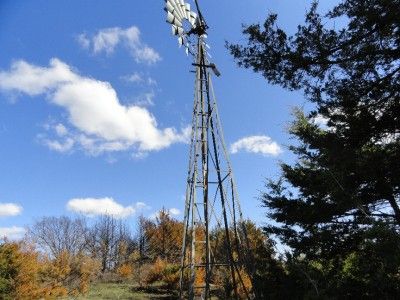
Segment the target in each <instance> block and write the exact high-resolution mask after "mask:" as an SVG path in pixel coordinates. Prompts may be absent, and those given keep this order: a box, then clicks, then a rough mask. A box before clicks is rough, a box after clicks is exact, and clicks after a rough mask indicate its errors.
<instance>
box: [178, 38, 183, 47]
mask: <svg viewBox="0 0 400 300" xmlns="http://www.w3.org/2000/svg"><path fill="white" fill-rule="evenodd" d="M178 44H179V48H180V47H181V46H182V45H183V37H181V36H180V37H178Z"/></svg>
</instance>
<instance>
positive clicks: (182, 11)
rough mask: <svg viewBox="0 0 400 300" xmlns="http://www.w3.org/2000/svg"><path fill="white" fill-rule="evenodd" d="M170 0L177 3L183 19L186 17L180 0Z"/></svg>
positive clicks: (176, 5) (176, 6)
mask: <svg viewBox="0 0 400 300" xmlns="http://www.w3.org/2000/svg"><path fill="white" fill-rule="evenodd" d="M169 1H171V2H172V3H173V4H174V5H175V8H176V9H177V10H178V11H179V14H180V15H181V16H182V19H183V18H184V17H185V12H184V10H183V9H182V5H181V3H180V1H179V0H169Z"/></svg>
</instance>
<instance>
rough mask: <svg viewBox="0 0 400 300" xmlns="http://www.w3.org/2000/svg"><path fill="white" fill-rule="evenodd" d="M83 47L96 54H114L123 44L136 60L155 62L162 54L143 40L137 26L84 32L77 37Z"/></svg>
mask: <svg viewBox="0 0 400 300" xmlns="http://www.w3.org/2000/svg"><path fill="white" fill-rule="evenodd" d="M77 41H78V43H79V44H80V45H81V47H82V48H84V49H88V50H90V51H92V52H93V53H94V54H99V53H103V52H104V53H106V54H108V55H110V54H112V53H113V52H114V51H115V49H116V48H117V47H118V46H119V45H122V46H123V47H125V48H127V49H128V50H129V52H130V54H131V55H132V57H133V58H134V59H135V61H136V62H139V63H141V62H144V63H148V64H154V63H156V62H158V61H160V60H161V56H160V54H159V53H158V52H157V51H156V50H154V49H153V48H151V47H149V46H148V45H146V44H145V43H143V42H142V41H141V38H140V30H139V28H138V27H136V26H132V27H129V28H120V27H111V28H104V29H101V30H99V31H98V32H97V33H96V34H95V35H92V36H88V35H87V34H86V33H82V34H80V35H78V37H77Z"/></svg>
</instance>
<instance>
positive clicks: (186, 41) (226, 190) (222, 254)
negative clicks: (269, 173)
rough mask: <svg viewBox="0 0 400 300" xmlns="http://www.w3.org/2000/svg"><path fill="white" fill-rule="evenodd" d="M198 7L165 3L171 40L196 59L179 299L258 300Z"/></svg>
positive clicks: (177, 1) (181, 1)
mask: <svg viewBox="0 0 400 300" xmlns="http://www.w3.org/2000/svg"><path fill="white" fill-rule="evenodd" d="M195 7H196V12H194V11H192V10H191V5H190V4H188V3H185V1H184V0H165V11H166V12H167V22H168V23H169V24H171V28H172V34H173V35H175V36H177V38H178V42H179V45H180V46H184V47H185V49H186V52H187V53H190V54H192V55H193V57H194V63H193V64H192V65H193V66H194V67H195V69H196V71H195V74H196V80H195V88H194V103H193V114H192V135H191V143H190V147H189V149H190V150H189V166H188V173H187V182H186V198H185V209H184V211H185V213H184V221H183V224H184V230H183V231H184V232H183V239H182V252H181V266H180V285H179V287H180V290H179V295H180V298H181V299H191V300H192V299H205V300H208V299H211V298H214V297H219V298H223V299H226V298H228V299H254V296H253V295H252V292H251V291H252V284H249V283H248V282H249V280H250V282H253V280H252V278H253V273H254V272H253V271H252V270H254V264H253V259H252V254H251V251H250V250H249V249H250V247H249V239H248V234H247V229H246V222H245V221H244V219H243V214H242V211H241V207H240V201H239V196H238V193H237V188H236V184H235V179H234V176H233V171H232V166H231V162H230V159H229V155H228V151H227V147H226V145H225V141H224V136H223V131H222V126H221V122H220V118H219V113H218V106H217V101H216V98H215V93H214V88H213V84H212V73H214V74H215V75H216V76H220V75H221V73H220V72H219V70H218V69H217V67H216V65H215V64H214V63H211V62H210V61H209V59H208V53H207V48H209V47H208V45H207V44H206V42H205V40H206V38H207V34H206V31H207V29H208V26H207V24H206V22H205V20H204V18H203V15H202V13H201V11H200V8H199V4H198V2H197V0H196V1H195ZM224 285H225V286H224ZM227 286H230V288H227ZM221 291H225V292H223V293H225V294H223V295H221Z"/></svg>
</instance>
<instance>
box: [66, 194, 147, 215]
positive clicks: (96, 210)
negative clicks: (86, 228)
mask: <svg viewBox="0 0 400 300" xmlns="http://www.w3.org/2000/svg"><path fill="white" fill-rule="evenodd" d="M145 208H147V205H146V204H145V203H143V202H138V203H136V204H135V205H130V206H123V205H121V204H119V203H117V202H116V201H115V200H114V199H113V198H108V197H106V198H75V199H71V200H69V201H68V203H67V209H68V210H70V211H73V212H76V213H81V214H84V215H86V216H90V217H94V216H101V215H108V216H112V217H115V218H127V217H129V216H132V215H133V214H134V213H135V212H136V211H137V210H141V209H145Z"/></svg>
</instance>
